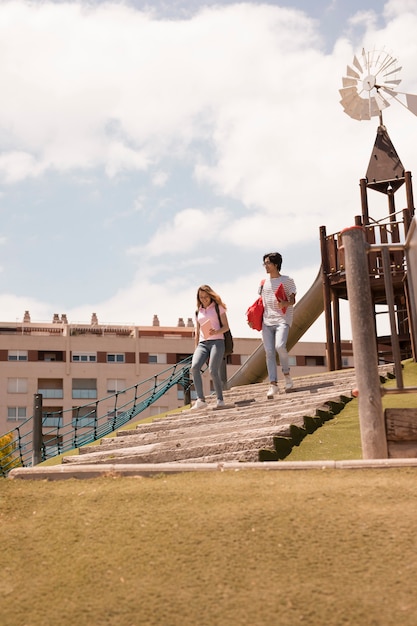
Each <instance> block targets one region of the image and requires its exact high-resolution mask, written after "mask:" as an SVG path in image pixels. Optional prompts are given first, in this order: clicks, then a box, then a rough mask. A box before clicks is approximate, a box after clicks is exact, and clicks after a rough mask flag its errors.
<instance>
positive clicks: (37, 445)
mask: <svg viewBox="0 0 417 626" xmlns="http://www.w3.org/2000/svg"><path fill="white" fill-rule="evenodd" d="M42 398H43V396H42V394H41V393H35V394H34V396H33V450H32V465H38V463H40V462H41V461H42Z"/></svg>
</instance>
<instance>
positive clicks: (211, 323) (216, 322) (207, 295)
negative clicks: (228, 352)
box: [191, 285, 229, 410]
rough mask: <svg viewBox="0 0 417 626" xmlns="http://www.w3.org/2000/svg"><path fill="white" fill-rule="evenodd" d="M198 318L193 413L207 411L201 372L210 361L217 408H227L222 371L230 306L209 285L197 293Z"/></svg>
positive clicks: (193, 366) (192, 363)
mask: <svg viewBox="0 0 417 626" xmlns="http://www.w3.org/2000/svg"><path fill="white" fill-rule="evenodd" d="M216 305H217V307H216ZM217 308H218V314H217V310H216V309H217ZM196 317H197V327H196V333H195V351H194V354H193V358H192V362H191V373H192V375H193V380H194V387H195V390H196V393H197V400H196V402H195V404H194V406H192V407H191V410H193V409H204V408H206V407H207V402H206V400H205V397H204V391H203V380H202V377H201V368H202V367H203V365H204V363H206V361H207V360H209V370H210V374H211V378H212V380H213V385H214V391H215V392H216V396H217V408H221V407H224V406H225V404H224V400H223V383H222V379H221V367H222V362H223V357H224V333H225V332H226V331H227V330H229V323H228V321H227V315H226V305H225V304H224V302H223V301H222V299H221V298H220V296H219V295H218V294H217V293H216V292H215V291H213V289H212V288H211V287H209V285H202V286H201V287H199V288H198V290H197V312H196ZM219 317H220V319H219Z"/></svg>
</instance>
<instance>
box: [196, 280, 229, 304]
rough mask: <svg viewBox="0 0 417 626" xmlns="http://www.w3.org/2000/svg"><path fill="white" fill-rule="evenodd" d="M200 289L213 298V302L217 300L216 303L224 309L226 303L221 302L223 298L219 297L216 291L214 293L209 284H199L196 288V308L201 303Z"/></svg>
mask: <svg viewBox="0 0 417 626" xmlns="http://www.w3.org/2000/svg"><path fill="white" fill-rule="evenodd" d="M200 291H205V292H206V293H207V294H208V295H209V296H210V298H211V299H212V300H213V302H217V304H219V305H220V306H222V307H223V308H224V310H226V305H225V303H224V302H223V300H222V299H221V297H220V296H219V294H218V293H216V292H215V291H213V289H212V288H211V287H210V285H201V286H200V287H199V288H198V289H197V309H199V308H200V307H201V306H203V305H202V303H201V301H200V296H199V294H200Z"/></svg>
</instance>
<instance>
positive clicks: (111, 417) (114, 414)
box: [107, 409, 126, 422]
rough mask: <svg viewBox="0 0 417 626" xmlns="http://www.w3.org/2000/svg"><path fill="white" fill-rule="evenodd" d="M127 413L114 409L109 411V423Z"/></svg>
mask: <svg viewBox="0 0 417 626" xmlns="http://www.w3.org/2000/svg"><path fill="white" fill-rule="evenodd" d="M125 413H126V411H115V410H114V409H109V410H108V411H107V420H108V421H109V422H111V421H113V420H115V419H117V418H118V417H120V416H121V415H125Z"/></svg>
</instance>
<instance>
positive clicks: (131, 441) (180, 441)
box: [63, 365, 392, 465]
mask: <svg viewBox="0 0 417 626" xmlns="http://www.w3.org/2000/svg"><path fill="white" fill-rule="evenodd" d="M389 374H391V377H392V365H391V366H382V367H381V368H380V375H381V376H382V377H383V378H386V377H388V375H389ZM355 385H356V381H355V372H354V370H342V371H341V372H325V373H324V374H320V375H316V376H308V377H300V378H297V379H295V380H294V389H293V390H292V391H291V392H290V393H282V394H279V395H278V396H277V397H276V398H274V399H273V400H267V399H266V392H267V389H268V386H269V385H268V384H267V383H257V384H255V385H248V386H246V387H236V388H233V389H230V390H228V391H225V394H224V397H225V402H226V405H227V406H226V408H224V409H223V408H222V409H216V408H215V404H214V403H213V404H211V406H209V408H205V409H200V410H198V411H191V410H183V411H181V412H179V413H173V414H171V415H168V416H167V417H164V418H161V419H156V420H154V421H153V422H151V423H147V424H138V426H137V427H136V428H135V429H131V430H123V431H120V432H119V433H118V434H117V436H116V437H109V438H104V439H102V440H101V443H100V445H95V446H85V447H84V448H81V449H80V450H79V455H78V456H66V457H64V458H63V463H66V464H67V463H69V464H72V465H76V464H82V465H86V464H87V465H90V464H91V465H94V464H108V463H112V464H138V463H139V464H140V463H206V462H210V463H211V462H216V463H220V462H229V461H239V462H258V461H259V460H265V461H274V460H279V459H282V458H285V457H286V456H287V455H288V454H289V452H290V451H291V448H292V447H293V446H294V445H299V443H300V442H301V441H302V439H303V438H304V437H305V436H306V435H307V434H308V433H311V432H314V430H315V429H316V428H319V427H320V426H321V425H322V424H323V423H324V422H325V421H327V420H329V419H332V417H334V415H335V414H337V413H338V412H339V411H340V410H342V408H343V407H344V405H345V404H346V402H348V401H349V400H350V399H352V395H351V391H352V389H353V388H354V387H355Z"/></svg>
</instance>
